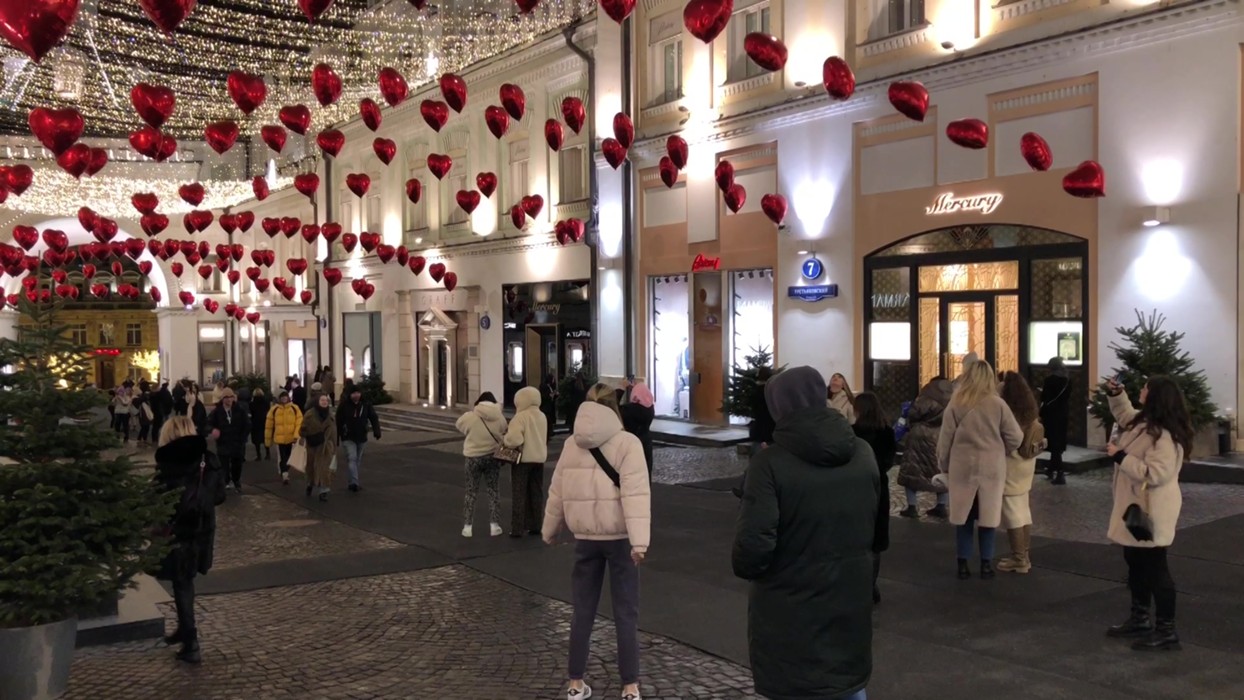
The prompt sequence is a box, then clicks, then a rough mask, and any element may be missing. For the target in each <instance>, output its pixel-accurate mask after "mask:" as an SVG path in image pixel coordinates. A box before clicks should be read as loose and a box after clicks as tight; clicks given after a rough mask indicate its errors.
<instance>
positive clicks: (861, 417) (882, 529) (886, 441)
mask: <svg viewBox="0 0 1244 700" xmlns="http://www.w3.org/2000/svg"><path fill="white" fill-rule="evenodd" d="M851 427H852V429H854V430H855V435H856V437H858V438H860V439H862V440H863V441H864V442H867V443H868V444H869V446H870V447H872V448H873V455H874V456H875V457H876V458H877V472H878V473H879V474H880V476H881V489H880V490H879V491H878V492H877V522H876V530H875V535H874V537H873V603H880V602H881V589H880V588H879V587H878V586H877V577H878V576H879V575H880V574H881V553H882V552H884V551H886V550H887V549H889V548H890V468H891V467H893V466H894V455H895V454H896V453H897V452H898V442H897V441H896V440H895V439H894V426H892V425H890V422H889V421H888V420H886V417H885V413H884V412H882V410H881V402H880V401H878V400H877V395H876V394H874V393H872V392H870V391H866V392H864V393H862V394H858V395H857V396H856V397H855V425H853V426H851Z"/></svg>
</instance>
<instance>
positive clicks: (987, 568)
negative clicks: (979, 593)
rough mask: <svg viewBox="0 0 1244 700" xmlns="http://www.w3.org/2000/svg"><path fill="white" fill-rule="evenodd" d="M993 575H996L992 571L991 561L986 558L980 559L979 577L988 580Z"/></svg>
mask: <svg viewBox="0 0 1244 700" xmlns="http://www.w3.org/2000/svg"><path fill="white" fill-rule="evenodd" d="M994 576H997V574H996V573H994V570H993V562H992V561H990V560H988V559H981V578H982V579H986V580H988V579H991V578H993V577H994Z"/></svg>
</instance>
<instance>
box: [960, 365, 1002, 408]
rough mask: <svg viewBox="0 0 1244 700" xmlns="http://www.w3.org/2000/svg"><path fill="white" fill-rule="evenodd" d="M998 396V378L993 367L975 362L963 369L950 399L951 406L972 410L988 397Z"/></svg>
mask: <svg viewBox="0 0 1244 700" xmlns="http://www.w3.org/2000/svg"><path fill="white" fill-rule="evenodd" d="M997 395H998V378H997V375H995V374H994V371H993V367H991V366H989V363H988V362H985V361H984V360H977V361H976V362H973V363H971V364H969V365H968V366H967V367H965V368H964V369H963V376H961V377H960V378H959V386H958V387H956V388H955V394H954V396H953V397H952V398H951V399H950V402H951V403H952V404H955V405H956V406H962V407H964V408H974V407H976V406H977V405H978V404H979V403H980V402H981V401H984V400H985V399H987V398H989V397H990V396H997Z"/></svg>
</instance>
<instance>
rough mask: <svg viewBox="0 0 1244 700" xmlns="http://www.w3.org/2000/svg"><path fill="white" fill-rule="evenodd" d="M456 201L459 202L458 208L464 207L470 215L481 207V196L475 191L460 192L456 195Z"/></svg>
mask: <svg viewBox="0 0 1244 700" xmlns="http://www.w3.org/2000/svg"><path fill="white" fill-rule="evenodd" d="M454 199H456V200H457V201H458V206H460V207H462V210H463V211H465V212H466V213H467V214H470V213H471V212H473V211H475V208H476V207H478V206H479V200H480V196H479V192H476V191H475V190H458V194H456V195H454Z"/></svg>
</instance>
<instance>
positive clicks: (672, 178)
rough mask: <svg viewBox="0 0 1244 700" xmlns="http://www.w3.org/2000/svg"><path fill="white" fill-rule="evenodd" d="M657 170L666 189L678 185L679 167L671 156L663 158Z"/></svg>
mask: <svg viewBox="0 0 1244 700" xmlns="http://www.w3.org/2000/svg"><path fill="white" fill-rule="evenodd" d="M657 170H658V171H659V172H660V173H661V182H664V183H665V186H666V187H670V188H672V187H673V186H674V185H675V184H677V183H678V166H677V165H674V159H673V158H670V157H669V156H661V162H660V163H658V164H657Z"/></svg>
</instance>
